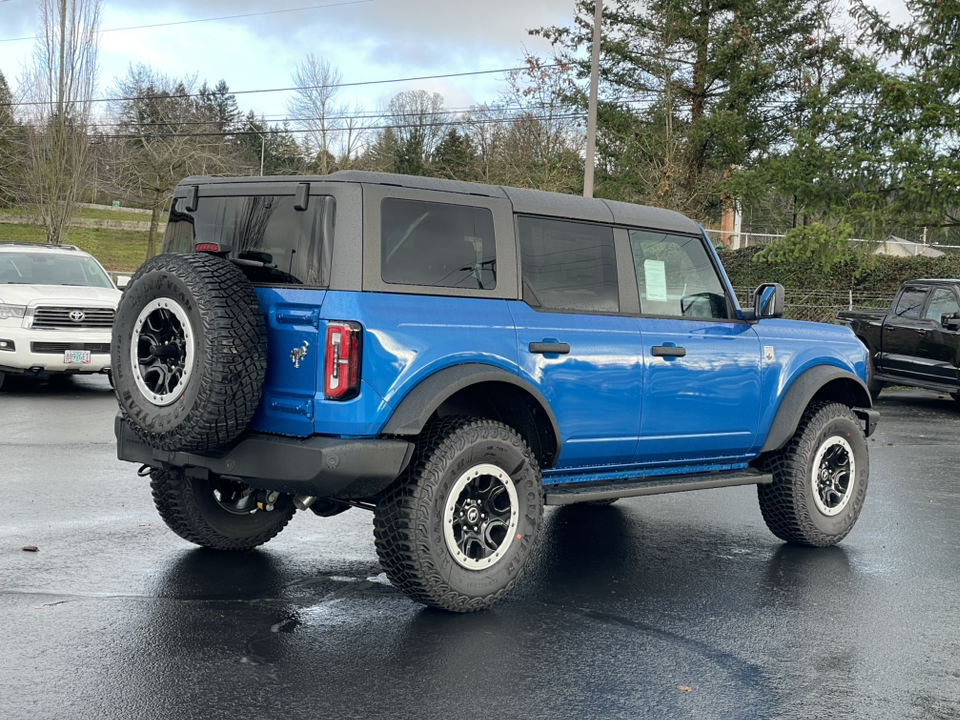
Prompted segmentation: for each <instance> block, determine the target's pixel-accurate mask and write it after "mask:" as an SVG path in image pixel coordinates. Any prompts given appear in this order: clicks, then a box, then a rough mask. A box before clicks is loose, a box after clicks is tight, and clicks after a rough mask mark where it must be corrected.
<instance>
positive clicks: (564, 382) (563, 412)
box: [510, 302, 644, 469]
mask: <svg viewBox="0 0 960 720" xmlns="http://www.w3.org/2000/svg"><path fill="white" fill-rule="evenodd" d="M510 310H511V312H512V314H513V317H514V319H515V320H516V323H517V340H518V356H519V358H520V367H519V373H520V377H522V378H524V379H526V380H528V381H529V382H530V383H531V384H532V385H533V386H534V387H536V388H537V389H539V390H540V392H541V393H542V394H543V396H544V397H545V398H546V399H547V401H548V402H549V403H550V407H551V408H552V409H553V412H554V414H555V415H556V418H557V424H558V425H559V426H560V433H561V439H562V441H563V450H562V451H561V453H560V457H559V459H558V461H557V467H558V468H563V469H566V468H578V467H584V466H591V465H617V464H623V463H629V462H630V461H631V460H632V458H633V455H634V453H635V452H636V448H637V438H638V437H639V430H640V405H641V401H642V399H641V388H642V387H643V372H644V369H643V342H642V339H641V336H640V328H639V327H638V325H637V321H636V319H635V318H631V317H618V316H605V315H582V314H575V313H561V312H536V311H535V310H534V309H533V308H531V307H530V306H529V305H527V304H526V303H523V302H512V303H510ZM539 342H551V343H556V342H561V343H566V344H568V345H569V346H570V352H569V353H567V354H563V355H561V354H556V353H551V354H545V355H544V354H539V353H532V352H530V343H539Z"/></svg>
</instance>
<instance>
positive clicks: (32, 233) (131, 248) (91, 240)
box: [0, 223, 147, 272]
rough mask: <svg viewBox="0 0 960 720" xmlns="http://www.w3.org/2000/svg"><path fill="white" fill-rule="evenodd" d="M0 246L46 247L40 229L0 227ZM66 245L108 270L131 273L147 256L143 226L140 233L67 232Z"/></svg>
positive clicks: (108, 231)
mask: <svg viewBox="0 0 960 720" xmlns="http://www.w3.org/2000/svg"><path fill="white" fill-rule="evenodd" d="M0 242H32V243H45V242H46V235H45V234H44V231H43V228H42V227H40V226H39V225H0ZM65 243H66V244H67V245H76V246H77V247H78V248H80V249H81V250H85V251H86V252H88V253H90V254H91V255H93V256H94V257H95V258H96V259H97V260H99V261H100V264H101V265H103V266H104V267H105V268H106V269H107V270H114V271H120V272H133V271H134V270H136V269H137V268H138V267H140V266H141V265H142V264H143V261H144V260H145V259H146V256H147V230H146V223H145V224H144V230H143V231H142V232H139V231H138V232H132V231H130V230H89V229H87V228H76V227H72V228H68V229H67V239H66V240H65Z"/></svg>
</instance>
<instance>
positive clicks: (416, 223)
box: [380, 198, 497, 290]
mask: <svg viewBox="0 0 960 720" xmlns="http://www.w3.org/2000/svg"><path fill="white" fill-rule="evenodd" d="M380 253H381V255H380V274H381V278H382V279H383V281H384V282H386V283H392V284H400V285H421V286H428V287H444V288H469V289H475V290H492V289H494V288H496V287H497V253H496V246H495V241H494V235H493V214H492V213H491V212H490V210H488V209H487V208H479V207H469V206H465V205H450V204H447V203H437V202H423V201H420V200H403V199H400V198H385V199H384V200H383V202H382V203H381V205H380Z"/></svg>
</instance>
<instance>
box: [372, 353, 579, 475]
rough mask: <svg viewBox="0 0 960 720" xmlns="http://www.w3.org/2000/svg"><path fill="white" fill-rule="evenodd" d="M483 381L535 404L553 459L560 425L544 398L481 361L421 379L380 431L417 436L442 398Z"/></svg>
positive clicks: (446, 369)
mask: <svg viewBox="0 0 960 720" xmlns="http://www.w3.org/2000/svg"><path fill="white" fill-rule="evenodd" d="M484 382H498V383H505V384H508V385H512V386H514V387H516V388H519V389H520V390H522V391H523V392H525V393H527V394H528V395H529V396H530V397H532V398H533V399H534V400H535V401H536V402H537V403H538V404H539V406H540V409H541V410H542V411H543V413H544V415H545V416H546V417H547V418H548V419H549V421H550V429H551V431H552V432H553V437H554V439H555V443H556V450H555V451H554V453H553V459H554V460H555V459H556V458H557V457H558V456H559V455H560V447H561V443H562V440H561V438H560V426H559V425H558V424H557V418H556V417H555V416H554V414H553V410H551V409H550V404H549V403H548V402H547V399H546V398H545V397H544V396H543V395H542V394H541V393H540V391H539V390H537V388H536V387H534V386H533V385H531V384H530V383H529V382H527V381H526V380H524V379H523V378H521V377H518V376H517V375H513V374H511V373H509V372H507V371H506V370H502V369H500V368H497V367H494V366H492V365H484V364H482V363H466V364H463V365H453V366H452V367H448V368H444V369H443V370H439V371H437V372H435V373H434V374H433V375H430V376H429V377H427V378H424V379H423V380H421V381H420V383H419V384H418V385H417V386H416V387H414V388H413V390H411V391H410V392H409V393H407V394H406V395H405V396H404V398H403V400H401V401H400V404H399V405H397V407H396V409H395V410H394V411H393V415H391V416H390V419H389V420H388V421H387V424H386V425H384V427H383V430H382V431H381V432H382V434H384V435H419V434H420V431H421V430H423V428H424V426H425V425H426V424H427V421H428V420H429V419H430V416H431V415H433V413H434V412H436V410H437V408H438V407H440V406H441V405H442V404H443V403H444V401H446V400H447V399H448V398H450V397H452V396H453V395H454V394H456V393H457V392H459V391H460V390H463V389H464V388H467V387H470V386H471V385H477V384H479V383H484Z"/></svg>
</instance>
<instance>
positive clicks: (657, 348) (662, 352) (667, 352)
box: [653, 345, 687, 357]
mask: <svg viewBox="0 0 960 720" xmlns="http://www.w3.org/2000/svg"><path fill="white" fill-rule="evenodd" d="M686 354H687V349H686V348H682V347H673V346H667V345H654V346H653V356H654V357H685V356H686Z"/></svg>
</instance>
